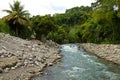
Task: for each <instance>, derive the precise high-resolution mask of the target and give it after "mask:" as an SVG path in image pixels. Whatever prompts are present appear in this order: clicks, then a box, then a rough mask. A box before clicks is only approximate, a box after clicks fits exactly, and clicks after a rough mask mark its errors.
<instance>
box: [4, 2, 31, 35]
mask: <svg viewBox="0 0 120 80" xmlns="http://www.w3.org/2000/svg"><path fill="white" fill-rule="evenodd" d="M10 9H11V10H3V11H4V12H7V13H8V15H7V16H5V17H3V18H2V20H4V21H5V22H7V23H8V24H9V26H10V29H11V34H12V35H15V36H19V35H21V36H19V37H23V36H22V34H23V33H24V32H25V31H24V30H26V29H25V28H24V27H27V26H29V20H28V16H29V13H28V11H27V10H24V7H23V6H22V5H21V4H20V2H19V1H14V3H13V5H12V4H10ZM21 26H22V28H21ZM23 26H24V27H23ZM20 30H21V31H23V32H21V31H20ZM19 32H20V33H19ZM21 33H22V34H21ZM24 34H26V33H24Z"/></svg>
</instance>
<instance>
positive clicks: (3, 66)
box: [0, 34, 61, 80]
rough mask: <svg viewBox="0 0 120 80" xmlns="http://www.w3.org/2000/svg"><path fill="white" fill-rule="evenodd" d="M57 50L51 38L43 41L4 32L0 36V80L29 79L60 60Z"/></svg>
mask: <svg viewBox="0 0 120 80" xmlns="http://www.w3.org/2000/svg"><path fill="white" fill-rule="evenodd" d="M59 52H60V47H59V45H58V44H56V43H54V42H53V41H51V40H50V41H46V43H43V42H40V41H38V40H30V41H29V40H23V39H20V38H18V37H14V36H10V35H9V34H6V35H4V36H2V37H1V38H0V80H24V79H25V80H27V79H30V77H32V76H34V75H37V74H40V73H41V72H42V70H43V68H44V67H45V66H50V65H52V64H53V63H55V62H57V61H58V60H60V58H61V54H59ZM6 76H7V77H6Z"/></svg>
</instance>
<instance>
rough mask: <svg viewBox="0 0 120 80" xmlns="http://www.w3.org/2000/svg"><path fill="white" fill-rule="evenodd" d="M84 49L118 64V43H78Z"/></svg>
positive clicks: (119, 59)
mask: <svg viewBox="0 0 120 80" xmlns="http://www.w3.org/2000/svg"><path fill="white" fill-rule="evenodd" d="M80 45H81V46H82V47H83V48H84V49H85V50H86V51H88V52H90V53H93V54H95V55H97V56H98V57H101V58H103V59H106V60H108V61H110V62H113V63H116V64H119V65H120V45H113V44H93V43H85V44H80Z"/></svg>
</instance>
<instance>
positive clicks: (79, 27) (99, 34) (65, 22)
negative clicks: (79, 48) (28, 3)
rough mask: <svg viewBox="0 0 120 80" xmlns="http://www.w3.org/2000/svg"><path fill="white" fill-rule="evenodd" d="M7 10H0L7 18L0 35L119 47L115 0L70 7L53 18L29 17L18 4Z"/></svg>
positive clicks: (118, 8)
mask: <svg viewBox="0 0 120 80" xmlns="http://www.w3.org/2000/svg"><path fill="white" fill-rule="evenodd" d="M10 8H11V10H3V11H5V12H7V13H9V14H8V15H7V16H5V17H3V18H2V19H0V32H4V33H10V34H11V35H14V36H19V37H21V38H31V35H32V36H34V37H35V38H36V39H39V40H41V39H42V40H45V39H51V40H53V41H55V42H58V43H77V42H93V43H120V37H119V34H120V1H119V0H96V2H94V3H92V4H91V6H90V7H89V6H81V7H74V8H71V9H67V10H66V12H65V13H64V14H54V15H53V16H51V15H45V16H40V15H36V16H32V17H29V15H30V14H29V13H28V11H26V10H24V7H23V6H21V5H20V2H18V1H14V4H13V5H11V4H10Z"/></svg>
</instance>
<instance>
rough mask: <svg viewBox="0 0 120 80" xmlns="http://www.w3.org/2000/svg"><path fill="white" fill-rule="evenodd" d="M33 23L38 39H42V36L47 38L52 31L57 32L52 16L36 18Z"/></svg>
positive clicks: (33, 18)
mask: <svg viewBox="0 0 120 80" xmlns="http://www.w3.org/2000/svg"><path fill="white" fill-rule="evenodd" d="M31 21H32V29H33V30H34V31H35V33H36V38H37V39H41V37H42V35H44V36H45V37H46V36H47V35H48V33H49V32H50V31H54V30H56V25H55V23H54V20H53V18H52V17H51V16H50V15H45V16H34V17H32V18H31Z"/></svg>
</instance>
